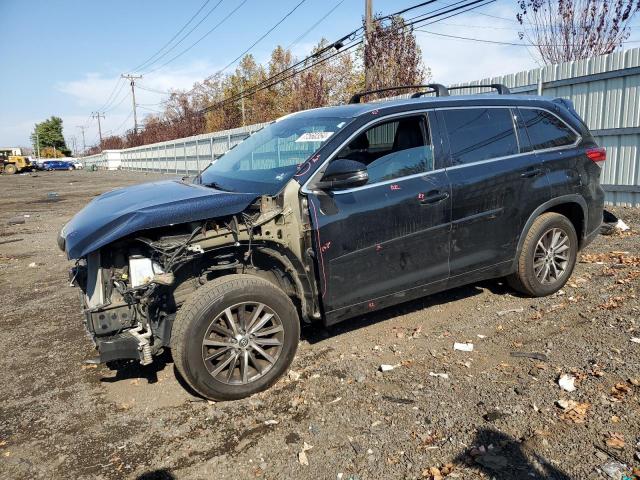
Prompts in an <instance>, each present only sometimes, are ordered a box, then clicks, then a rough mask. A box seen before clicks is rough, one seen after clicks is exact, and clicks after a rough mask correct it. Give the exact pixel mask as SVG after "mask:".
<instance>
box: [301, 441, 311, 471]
mask: <svg viewBox="0 0 640 480" xmlns="http://www.w3.org/2000/svg"><path fill="white" fill-rule="evenodd" d="M312 448H313V445H309V444H308V443H307V442H304V444H303V445H302V450H300V453H298V462H300V465H304V466H306V467H308V466H309V458H308V457H307V452H308V451H309V450H311V449H312Z"/></svg>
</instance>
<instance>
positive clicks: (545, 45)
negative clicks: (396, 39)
mask: <svg viewBox="0 0 640 480" xmlns="http://www.w3.org/2000/svg"><path fill="white" fill-rule="evenodd" d="M416 31H418V32H423V33H428V34H430V35H437V36H439V37H446V38H453V39H456V40H468V41H472V42H479V43H490V44H493V45H508V46H513V47H575V46H577V45H576V44H571V43H558V44H556V43H514V42H501V41H498V40H487V39H484V38H472V37H462V36H459V35H449V34H446V33H438V32H431V31H429V30H421V29H419V28H416ZM638 42H640V40H627V41H625V42H624V43H638Z"/></svg>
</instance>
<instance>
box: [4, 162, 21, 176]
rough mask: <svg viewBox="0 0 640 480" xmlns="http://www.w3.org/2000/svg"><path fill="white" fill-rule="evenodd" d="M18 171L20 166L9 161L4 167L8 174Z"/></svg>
mask: <svg viewBox="0 0 640 480" xmlns="http://www.w3.org/2000/svg"><path fill="white" fill-rule="evenodd" d="M17 171H18V168H17V167H16V166H15V165H14V164H13V163H8V164H6V165H5V167H4V172H5V173H6V174H8V175H13V174H14V173H16V172H17Z"/></svg>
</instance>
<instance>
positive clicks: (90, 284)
mask: <svg viewBox="0 0 640 480" xmlns="http://www.w3.org/2000/svg"><path fill="white" fill-rule="evenodd" d="M99 265H100V258H99V254H96V255H94V256H93V257H92V256H91V255H90V256H89V257H88V258H87V261H86V262H84V263H83V264H81V263H79V264H77V265H76V266H75V267H74V268H72V269H71V271H70V274H69V275H70V280H71V284H72V285H74V286H77V287H79V288H80V290H81V291H82V294H81V298H82V300H81V301H82V305H83V307H84V308H83V314H84V326H85V329H86V331H87V333H88V334H89V336H90V338H91V340H92V341H93V344H94V345H95V347H96V349H97V351H98V356H97V357H96V358H93V359H91V360H89V361H88V362H89V363H106V362H111V361H114V360H127V359H132V360H138V361H140V363H141V364H142V365H148V364H150V363H152V361H153V356H152V355H153V351H152V342H153V333H152V331H151V328H150V327H149V322H148V321H147V319H146V318H145V315H144V309H143V307H142V305H140V304H139V303H137V304H136V303H133V304H132V303H126V302H123V301H118V302H116V303H112V298H110V297H109V295H108V292H106V291H105V280H106V278H103V277H104V276H105V275H104V272H103V270H102V268H100V266H99Z"/></svg>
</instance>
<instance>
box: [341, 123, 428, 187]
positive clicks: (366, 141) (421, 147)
mask: <svg viewBox="0 0 640 480" xmlns="http://www.w3.org/2000/svg"><path fill="white" fill-rule="evenodd" d="M338 158H346V159H349V160H356V161H358V162H362V163H364V164H365V165H367V173H368V174H369V182H368V183H369V184H373V183H377V182H383V181H386V180H393V179H394V178H400V177H405V176H407V175H414V174H417V173H423V172H428V171H430V170H433V147H432V146H431V141H430V136H429V131H428V126H427V123H426V121H425V117H424V116H422V115H419V116H415V117H406V118H401V119H398V120H393V121H390V122H384V123H380V124H378V125H376V126H374V127H371V128H370V129H369V130H366V131H365V132H363V133H361V134H360V135H358V136H357V137H356V138H355V139H353V140H352V141H351V143H349V145H347V146H346V147H344V148H343V149H342V150H341V151H340V152H339V153H338V155H337V156H336V159H338Z"/></svg>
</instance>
